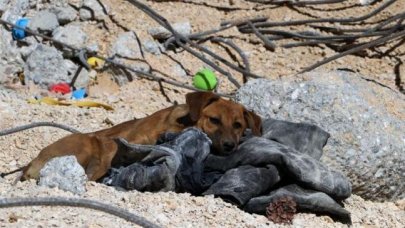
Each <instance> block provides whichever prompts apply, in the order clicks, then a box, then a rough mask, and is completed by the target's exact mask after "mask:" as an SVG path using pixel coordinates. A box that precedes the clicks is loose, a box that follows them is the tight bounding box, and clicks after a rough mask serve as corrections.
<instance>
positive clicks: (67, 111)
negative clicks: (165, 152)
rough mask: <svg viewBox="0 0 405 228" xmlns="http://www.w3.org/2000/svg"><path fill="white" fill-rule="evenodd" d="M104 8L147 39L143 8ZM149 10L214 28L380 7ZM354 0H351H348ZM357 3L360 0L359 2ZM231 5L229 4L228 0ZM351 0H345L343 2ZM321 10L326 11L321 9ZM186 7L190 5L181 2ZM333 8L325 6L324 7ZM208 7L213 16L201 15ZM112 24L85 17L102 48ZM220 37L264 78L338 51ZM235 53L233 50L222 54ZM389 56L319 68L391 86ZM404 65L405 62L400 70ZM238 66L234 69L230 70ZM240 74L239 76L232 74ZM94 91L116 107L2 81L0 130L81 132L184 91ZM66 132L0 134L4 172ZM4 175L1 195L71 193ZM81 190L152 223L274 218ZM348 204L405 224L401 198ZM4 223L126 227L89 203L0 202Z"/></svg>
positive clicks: (179, 200)
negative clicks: (56, 102)
mask: <svg viewBox="0 0 405 228" xmlns="http://www.w3.org/2000/svg"><path fill="white" fill-rule="evenodd" d="M101 2H103V3H104V4H106V5H107V6H108V7H109V8H110V14H111V15H113V16H112V17H113V18H114V20H115V21H116V22H118V23H119V24H121V25H125V27H127V28H129V29H131V30H135V31H136V32H137V34H138V35H139V37H140V39H141V40H144V39H151V37H150V36H149V35H148V34H147V32H146V31H147V29H148V28H149V27H151V26H153V27H154V26H156V25H157V24H156V23H155V22H153V21H152V20H150V19H149V18H148V17H147V16H146V15H145V14H143V13H142V12H140V11H139V10H137V9H136V8H134V7H133V6H132V5H130V4H129V3H127V2H126V1H121V0H117V1H115V0H101ZM145 2H146V3H147V4H148V5H150V6H152V7H153V8H154V9H155V10H157V11H158V12H159V13H161V14H162V15H163V16H165V17H166V18H167V19H168V20H169V21H170V22H181V21H190V22H191V24H192V30H193V32H198V31H203V30H208V29H213V28H217V27H218V26H219V23H220V22H221V21H224V20H231V19H243V18H248V17H257V16H263V15H264V16H269V17H270V18H271V19H272V20H291V19H302V18H308V17H309V16H308V15H310V16H311V17H322V16H331V17H332V16H333V17H343V16H348V15H362V14H366V13H367V12H369V11H370V10H372V9H375V8H376V6H370V7H367V8H365V7H359V6H356V7H354V8H351V9H346V10H344V11H339V12H337V11H335V10H333V9H337V8H340V7H343V6H344V4H343V5H340V4H338V5H333V6H330V7H324V8H322V7H320V6H316V7H314V8H312V9H310V8H298V10H293V9H289V8H288V7H279V8H273V7H255V6H254V5H255V4H253V3H246V2H245V1H242V0H233V1H220V0H215V1H209V5H211V6H205V5H204V4H203V2H208V1H197V0H193V2H195V3H185V2H183V1H172V2H167V1H145ZM349 2H352V1H349ZM356 2H357V1H356ZM231 3H233V4H231ZM347 4H349V3H347ZM214 6H227V7H231V8H240V9H238V10H220V9H217V8H215V7H214ZM320 8H322V9H323V11H321V10H320ZM404 8H405V2H404V1H398V3H396V5H395V6H392V7H390V8H389V9H387V10H386V11H384V13H382V14H381V15H379V16H377V17H375V18H373V20H376V21H377V20H379V19H382V18H385V17H388V16H389V15H393V14H395V13H398V12H400V11H401V9H404ZM179 9H187V10H179ZM325 9H329V10H325ZM207 15H209V16H207ZM116 22H113V21H111V20H110V19H108V18H107V19H106V21H105V24H106V26H107V27H108V28H109V30H108V31H107V30H106V29H105V28H103V26H100V23H94V22H86V23H85V24H86V25H85V30H86V32H87V33H88V34H89V36H90V37H91V41H92V42H96V43H99V44H100V49H101V52H102V54H105V53H108V50H109V45H110V43H111V42H113V41H114V40H115V38H116V36H117V35H118V34H119V33H121V32H123V31H124V30H123V29H122V28H121V27H120V26H118V25H117V24H116ZM221 35H222V36H224V37H229V38H231V37H234V38H233V39H232V40H233V41H234V42H235V43H236V44H238V45H239V46H240V47H241V48H242V49H243V50H244V51H245V52H246V53H247V54H248V56H249V60H250V64H251V66H252V71H253V72H254V73H257V74H260V75H263V76H266V77H267V78H270V79H277V78H279V77H283V76H287V75H291V74H295V73H296V72H298V71H299V70H300V69H302V68H303V67H305V66H308V65H310V64H312V63H314V62H316V61H318V60H320V59H321V58H323V57H325V56H330V55H333V54H335V52H334V51H332V50H330V49H328V48H326V47H322V46H320V47H311V48H307V47H305V48H294V49H281V48H278V49H276V51H275V52H270V51H267V50H266V49H265V48H264V47H263V46H262V44H260V43H259V44H258V39H257V37H255V36H252V35H246V34H240V33H239V32H238V31H237V30H236V29H233V30H228V31H226V32H224V33H222V34H221ZM206 45H207V46H208V47H210V48H212V49H213V50H215V51H216V52H217V53H220V54H222V55H224V56H227V54H226V52H225V50H224V49H222V48H220V47H218V46H216V45H214V44H211V43H206ZM404 51H405V50H404V46H402V47H400V48H398V49H397V50H396V52H395V53H396V54H398V55H400V54H401V53H402V54H403V53H404ZM169 55H170V56H171V57H172V58H174V59H176V60H177V61H179V62H181V63H182V65H183V66H184V68H185V69H187V70H188V71H189V72H190V74H192V73H193V72H195V71H197V70H198V69H199V68H201V67H202V66H203V64H202V63H201V62H200V61H199V60H197V59H196V58H194V57H192V56H190V55H189V54H187V53H186V52H180V53H177V54H174V53H169ZM145 57H146V59H147V60H148V62H149V63H150V64H151V66H153V68H154V69H157V70H160V71H163V72H166V73H167V74H169V75H170V76H171V77H173V78H176V79H178V80H181V81H185V82H189V81H190V78H189V77H187V76H186V77H180V76H176V74H175V73H173V72H174V70H173V69H174V68H173V67H175V64H174V62H173V60H172V59H170V58H169V57H167V56H166V55H160V56H154V55H152V54H148V53H146V56H145ZM227 59H229V61H232V59H231V58H230V57H227ZM395 64H396V62H395V61H394V59H393V58H388V57H387V58H382V59H371V58H360V57H356V56H348V57H345V58H343V59H341V60H338V61H335V62H332V63H330V64H327V65H325V66H323V67H322V69H325V70H330V69H336V68H340V67H345V68H350V69H353V70H354V71H357V72H360V73H362V74H363V75H367V77H370V78H372V79H374V80H376V81H378V82H380V83H382V84H385V85H387V86H389V87H391V88H393V89H398V88H397V87H396V86H395V74H394V65H395ZM402 69H404V68H402ZM233 73H234V72H233ZM235 75H236V77H237V78H238V80H239V81H241V78H242V77H241V75H238V74H236V73H235ZM223 81H224V83H222V84H221V88H220V90H221V91H224V92H231V91H233V90H234V89H235V88H234V87H232V86H231V85H229V83H226V82H225V80H223ZM107 87H108V88H107V89H106V88H104V89H99V90H101V91H104V92H105V93H99V94H98V95H94V96H93V97H92V99H93V100H98V101H101V102H104V103H107V104H109V105H111V106H113V108H114V110H113V111H106V110H104V109H102V108H90V109H87V108H77V107H62V106H49V105H33V104H28V103H27V102H26V99H27V98H30V97H32V96H33V95H38V94H40V92H39V91H38V90H36V89H28V88H26V87H25V88H24V87H23V88H19V89H14V90H8V89H4V88H0V117H1V120H0V129H5V128H10V127H13V126H19V125H22V124H26V123H30V122H39V121H52V122H56V123H63V124H66V125H69V126H71V127H74V128H76V129H78V130H80V131H83V132H89V131H93V130H97V129H101V128H106V127H110V126H112V125H114V124H117V123H120V122H122V121H126V120H129V119H133V118H141V117H144V116H146V115H149V114H151V113H153V112H155V111H157V110H159V109H162V108H164V107H167V106H170V105H172V102H174V101H177V102H179V103H182V102H184V96H183V95H184V93H185V92H186V91H185V90H183V89H179V88H174V87H171V86H165V88H166V89H165V91H166V93H167V96H168V97H169V98H170V100H171V102H168V101H167V98H166V97H165V96H163V95H162V94H161V92H160V91H159V87H158V85H157V83H154V82H150V81H146V80H139V79H136V80H135V81H133V82H131V83H129V84H127V85H125V86H123V87H121V88H116V87H114V88H115V89H111V91H116V92H108V89H110V87H111V86H107ZM66 134H67V132H65V131H63V130H58V129H54V128H36V129H32V130H27V131H24V132H20V133H17V134H13V135H10V136H5V137H0V151H2V153H0V170H1V171H9V170H13V169H15V168H18V167H21V166H23V165H25V164H27V163H28V162H29V161H30V160H31V159H32V158H34V157H35V156H36V155H37V154H38V152H39V151H40V150H41V149H42V148H43V147H45V146H47V145H48V144H50V143H52V142H54V141H55V140H57V139H59V138H61V137H63V136H65V135H66ZM14 177H15V176H10V177H7V178H5V179H0V195H1V196H2V197H21V196H48V195H52V196H73V195H72V194H71V193H68V192H63V191H61V190H58V189H49V188H45V187H38V186H37V185H36V184H35V183H34V182H32V181H29V182H24V183H17V184H16V185H15V186H13V185H11V183H12V182H13V178H14ZM87 190H88V191H87V192H86V193H85V195H84V196H83V197H85V198H90V199H96V200H100V201H103V202H107V203H111V204H113V205H117V206H120V207H123V208H126V209H128V210H130V211H131V212H134V213H136V214H139V215H142V216H145V217H146V218H148V219H150V220H151V221H153V222H156V223H157V224H159V225H163V226H165V227H268V226H276V225H275V224H273V223H271V222H269V221H268V220H267V219H266V218H265V217H264V216H260V215H251V214H247V213H244V212H243V211H241V210H239V209H238V208H236V207H235V206H233V205H230V204H228V203H225V202H223V201H222V200H221V199H215V198H213V197H210V196H207V197H193V196H190V195H189V194H175V193H171V192H169V193H140V192H137V191H131V192H121V191H117V190H115V189H113V188H110V187H107V186H103V185H101V184H97V183H94V182H89V183H88V184H87ZM345 207H346V208H347V209H348V210H349V211H350V212H351V213H352V220H353V226H354V227H404V226H405V208H404V207H405V202H404V200H400V201H397V202H385V203H376V202H370V201H365V200H363V199H361V198H360V197H358V196H352V197H351V198H349V199H347V200H346V201H345ZM293 226H294V227H345V225H343V224H341V223H338V222H334V221H333V220H332V219H331V218H329V217H328V216H315V215H313V214H297V215H296V217H295V219H294V221H293ZM0 227H132V224H129V223H127V222H126V221H124V220H122V219H118V218H116V217H114V216H111V215H107V214H104V213H101V212H97V211H93V210H89V209H77V208H66V207H52V208H49V207H27V208H12V209H0Z"/></svg>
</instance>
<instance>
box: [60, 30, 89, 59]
mask: <svg viewBox="0 0 405 228" xmlns="http://www.w3.org/2000/svg"><path fill="white" fill-rule="evenodd" d="M52 36H53V38H54V39H55V40H58V41H60V42H63V43H65V44H68V45H71V46H73V47H74V48H77V49H80V48H82V47H85V45H86V43H87V40H88V36H87V34H86V33H84V32H83V30H82V29H81V28H80V25H78V24H68V25H65V26H63V27H59V28H57V29H55V31H54V32H53V33H52ZM60 48H61V49H62V50H63V52H64V55H65V56H67V57H73V55H74V53H73V52H72V50H71V49H69V48H64V47H60Z"/></svg>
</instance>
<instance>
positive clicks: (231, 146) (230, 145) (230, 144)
mask: <svg viewBox="0 0 405 228" xmlns="http://www.w3.org/2000/svg"><path fill="white" fill-rule="evenodd" d="M222 146H223V147H224V150H225V151H228V152H229V151H232V150H233V149H235V143H234V142H224V144H223V145H222Z"/></svg>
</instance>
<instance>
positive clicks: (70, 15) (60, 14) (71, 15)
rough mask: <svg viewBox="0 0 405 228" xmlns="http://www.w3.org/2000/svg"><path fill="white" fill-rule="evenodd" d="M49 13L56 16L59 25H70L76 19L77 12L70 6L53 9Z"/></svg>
mask: <svg viewBox="0 0 405 228" xmlns="http://www.w3.org/2000/svg"><path fill="white" fill-rule="evenodd" d="M50 11H51V12H52V13H54V14H55V15H56V17H57V18H58V22H59V24H61V25H64V24H67V23H70V22H72V21H74V20H75V19H76V18H77V11H76V10H75V9H74V8H73V7H71V6H66V7H54V8H51V9H50Z"/></svg>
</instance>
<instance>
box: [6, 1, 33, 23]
mask: <svg viewBox="0 0 405 228" xmlns="http://www.w3.org/2000/svg"><path fill="white" fill-rule="evenodd" d="M28 9H29V0H17V1H10V0H4V1H0V12H1V13H2V15H1V19H3V20H5V21H8V22H11V23H15V22H16V21H17V20H18V19H19V18H21V17H22V16H23V15H24V14H25V13H26V12H27V10H28Z"/></svg>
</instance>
